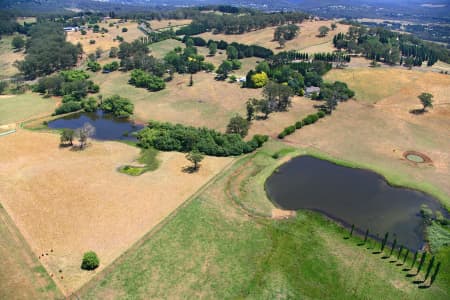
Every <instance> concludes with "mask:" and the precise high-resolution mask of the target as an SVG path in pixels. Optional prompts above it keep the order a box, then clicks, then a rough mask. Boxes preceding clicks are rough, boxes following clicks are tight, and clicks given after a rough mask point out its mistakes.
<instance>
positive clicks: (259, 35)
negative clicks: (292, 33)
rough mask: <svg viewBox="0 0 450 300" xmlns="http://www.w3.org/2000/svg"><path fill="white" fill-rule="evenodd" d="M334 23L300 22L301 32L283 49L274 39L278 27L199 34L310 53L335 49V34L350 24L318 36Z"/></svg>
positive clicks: (217, 38) (212, 37) (270, 47)
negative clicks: (322, 28) (239, 31)
mask: <svg viewBox="0 0 450 300" xmlns="http://www.w3.org/2000/svg"><path fill="white" fill-rule="evenodd" d="M332 23H334V21H305V22H303V23H301V24H298V25H299V27H300V34H299V35H298V36H297V37H296V38H294V39H293V40H290V41H287V42H286V46H285V48H283V49H280V48H279V44H278V42H277V41H274V40H273V34H274V32H275V29H276V27H268V28H265V29H261V30H255V31H251V32H247V33H244V34H238V35H227V34H213V33H211V32H205V33H202V34H199V35H198V36H200V37H202V38H204V39H205V40H209V39H212V40H224V41H227V42H228V43H231V42H238V43H242V44H247V45H252V44H256V45H260V46H263V47H266V48H269V49H272V50H273V51H274V52H279V51H285V50H297V51H302V52H309V53H313V52H329V51H332V50H334V47H333V45H332V43H331V41H332V40H333V36H334V35H335V34H337V33H339V32H347V31H348V28H349V26H348V25H342V24H337V28H336V30H334V31H330V32H329V34H328V35H327V36H326V37H318V36H317V35H318V34H319V27H320V26H328V27H330V26H331V24H332ZM311 47H314V48H311Z"/></svg>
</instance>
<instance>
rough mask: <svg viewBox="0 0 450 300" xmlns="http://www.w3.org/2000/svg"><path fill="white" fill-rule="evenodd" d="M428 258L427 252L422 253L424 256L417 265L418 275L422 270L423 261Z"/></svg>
mask: <svg viewBox="0 0 450 300" xmlns="http://www.w3.org/2000/svg"><path fill="white" fill-rule="evenodd" d="M426 258H427V252H425V251H424V252H423V253H422V256H421V257H420V261H419V265H418V266H417V273H416V275H418V274H419V273H420V270H422V267H423V263H424V262H425V259H426Z"/></svg>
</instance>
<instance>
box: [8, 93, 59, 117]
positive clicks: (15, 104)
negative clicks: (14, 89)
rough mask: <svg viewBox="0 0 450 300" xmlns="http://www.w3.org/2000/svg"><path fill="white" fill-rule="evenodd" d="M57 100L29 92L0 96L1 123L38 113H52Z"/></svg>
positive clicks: (33, 115)
mask: <svg viewBox="0 0 450 300" xmlns="http://www.w3.org/2000/svg"><path fill="white" fill-rule="evenodd" d="M55 105H56V102H55V100H53V99H52V98H42V97H41V96H40V95H39V94H36V93H31V92H27V93H25V94H21V95H3V96H0V125H4V124H9V123H14V122H19V121H23V120H26V119H29V118H32V117H35V116H38V115H44V114H51V113H52V112H53V111H54V110H55Z"/></svg>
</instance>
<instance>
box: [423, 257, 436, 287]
mask: <svg viewBox="0 0 450 300" xmlns="http://www.w3.org/2000/svg"><path fill="white" fill-rule="evenodd" d="M433 265H434V256H433V257H432V258H431V260H430V262H429V263H428V268H427V272H426V273H425V278H424V279H423V281H424V282H425V281H426V280H427V279H428V276H430V273H431V269H432V268H433Z"/></svg>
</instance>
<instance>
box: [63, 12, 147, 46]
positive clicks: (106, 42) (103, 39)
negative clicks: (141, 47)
mask: <svg viewBox="0 0 450 300" xmlns="http://www.w3.org/2000/svg"><path fill="white" fill-rule="evenodd" d="M111 22H114V20H109V21H108V23H104V22H102V23H98V25H99V26H100V28H102V27H104V28H106V29H108V32H107V33H100V32H98V33H94V32H93V31H92V30H87V33H86V35H82V34H81V31H71V32H67V38H66V39H67V41H68V42H71V43H73V44H77V43H78V42H79V43H81V45H82V46H83V51H84V52H85V53H87V54H89V53H94V52H95V50H96V49H97V48H100V49H102V50H103V51H109V49H111V47H119V44H120V42H119V41H117V40H115V38H116V36H118V35H119V36H121V37H123V38H124V40H125V41H126V42H132V41H134V40H135V39H138V38H140V37H142V36H145V34H144V33H143V32H142V31H141V30H140V29H139V28H138V23H136V22H130V21H129V22H126V23H118V24H117V26H118V27H119V28H117V27H116V25H114V26H113V27H109V25H108V24H109V23H111ZM122 28H127V29H128V31H127V32H122ZM90 40H94V41H95V44H90V42H89V41H90Z"/></svg>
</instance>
